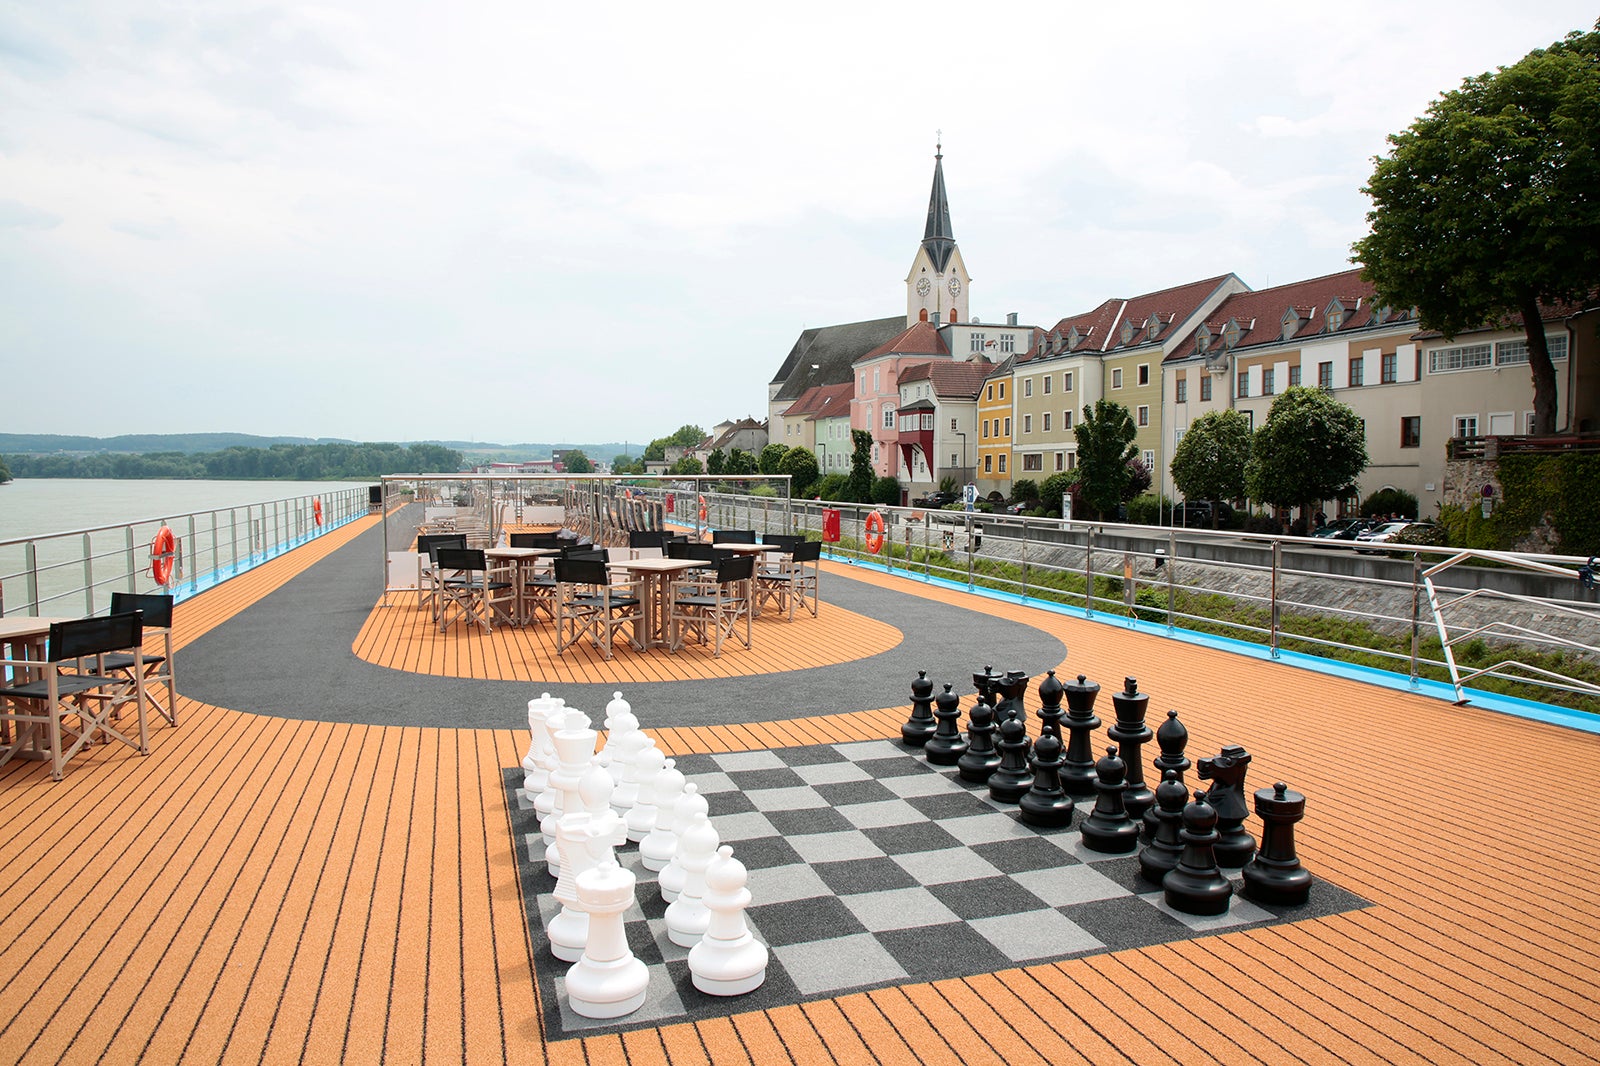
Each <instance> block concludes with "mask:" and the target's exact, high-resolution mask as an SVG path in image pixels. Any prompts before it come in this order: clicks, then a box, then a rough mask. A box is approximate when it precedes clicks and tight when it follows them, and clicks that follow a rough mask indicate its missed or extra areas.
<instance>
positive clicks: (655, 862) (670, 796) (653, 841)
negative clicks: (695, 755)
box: [639, 759, 684, 872]
mask: <svg viewBox="0 0 1600 1066" xmlns="http://www.w3.org/2000/svg"><path fill="white" fill-rule="evenodd" d="M674 763H675V760H673V759H668V760H666V762H665V763H663V764H662V767H661V772H660V773H658V774H656V824H655V825H653V826H651V827H650V832H649V833H648V834H647V835H646V836H645V838H644V839H643V840H641V841H640V842H639V861H640V862H642V863H643V864H644V868H645V869H646V870H651V871H654V872H660V871H661V870H664V869H666V867H667V864H668V863H669V862H671V861H672V853H673V852H675V851H677V850H678V835H677V833H675V832H674V831H673V818H674V815H673V808H674V807H675V806H676V805H677V803H678V797H680V796H682V795H683V788H684V779H683V771H682V770H679V769H678V768H677V767H676V766H675V765H674Z"/></svg>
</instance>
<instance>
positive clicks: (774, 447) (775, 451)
mask: <svg viewBox="0 0 1600 1066" xmlns="http://www.w3.org/2000/svg"><path fill="white" fill-rule="evenodd" d="M788 454H789V449H788V447H786V446H785V445H782V444H769V445H767V446H766V447H765V448H762V449H761V455H760V457H759V458H758V459H757V460H756V468H757V469H758V470H759V471H760V472H761V473H763V474H776V473H778V467H779V465H781V464H782V463H783V457H784V456H785V455H788Z"/></svg>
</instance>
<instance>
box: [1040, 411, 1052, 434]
mask: <svg viewBox="0 0 1600 1066" xmlns="http://www.w3.org/2000/svg"><path fill="white" fill-rule="evenodd" d="M1043 418H1044V422H1043V423H1041V424H1040V426H1039V429H1040V430H1041V431H1042V432H1044V433H1049V432H1050V412H1049V411H1046V412H1045V413H1044V415H1043Z"/></svg>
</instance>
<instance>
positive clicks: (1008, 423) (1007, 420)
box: [1006, 417, 1011, 437]
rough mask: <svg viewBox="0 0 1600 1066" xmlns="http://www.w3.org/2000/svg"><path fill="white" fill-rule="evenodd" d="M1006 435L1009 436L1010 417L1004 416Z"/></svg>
mask: <svg viewBox="0 0 1600 1066" xmlns="http://www.w3.org/2000/svg"><path fill="white" fill-rule="evenodd" d="M1006 436H1008V437H1009V436H1011V419H1010V418H1009V417H1007V418H1006Z"/></svg>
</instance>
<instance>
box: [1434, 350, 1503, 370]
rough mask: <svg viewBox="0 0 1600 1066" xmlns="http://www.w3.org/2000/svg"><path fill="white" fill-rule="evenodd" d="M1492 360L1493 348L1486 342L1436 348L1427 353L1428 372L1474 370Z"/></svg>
mask: <svg viewBox="0 0 1600 1066" xmlns="http://www.w3.org/2000/svg"><path fill="white" fill-rule="evenodd" d="M1492 362H1494V348H1493V346H1491V345H1488V344H1465V345H1462V346H1461V347H1459V348H1436V349H1435V350H1433V351H1431V352H1429V353H1428V373H1430V374H1445V373H1449V372H1450V371H1452V370H1476V369H1478V368H1479V367H1482V366H1488V365H1489V364H1490V363H1492Z"/></svg>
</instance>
